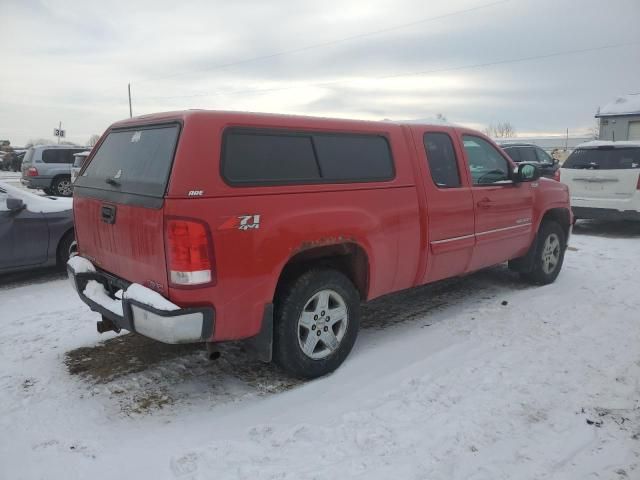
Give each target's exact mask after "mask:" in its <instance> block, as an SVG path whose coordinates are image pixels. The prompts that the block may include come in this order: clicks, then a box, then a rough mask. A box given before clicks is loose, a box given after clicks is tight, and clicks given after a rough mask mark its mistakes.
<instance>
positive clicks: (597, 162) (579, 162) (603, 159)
mask: <svg viewBox="0 0 640 480" xmlns="http://www.w3.org/2000/svg"><path fill="white" fill-rule="evenodd" d="M562 167H563V168H575V169H586V170H623V169H634V168H640V148H612V147H610V148H606V147H605V148H579V149H577V150H574V151H573V153H571V155H569V158H567V160H566V161H565V162H564V164H563V165H562Z"/></svg>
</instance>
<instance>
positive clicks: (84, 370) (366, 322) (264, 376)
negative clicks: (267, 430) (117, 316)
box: [65, 266, 529, 415]
mask: <svg viewBox="0 0 640 480" xmlns="http://www.w3.org/2000/svg"><path fill="white" fill-rule="evenodd" d="M524 288H529V286H528V285H526V284H524V283H522V282H520V280H519V278H518V276H517V275H516V274H514V273H512V272H510V271H509V270H508V269H507V268H506V266H499V267H494V268H491V269H487V270H484V271H482V272H478V273H476V274H473V275H470V276H468V277H463V278H456V279H450V280H447V281H444V282H440V283H437V284H433V285H427V286H423V287H418V288H414V289H410V290H406V291H403V292H399V293H395V294H391V295H387V296H385V297H382V298H379V299H376V300H374V301H372V302H370V303H368V304H366V305H363V311H362V313H363V316H362V323H361V328H362V329H363V330H385V329H388V328H390V327H396V326H399V325H405V326H407V325H409V326H410V325H413V324H415V323H416V322H418V321H420V322H421V323H423V324H424V325H421V326H429V325H432V324H433V322H434V321H436V320H434V319H431V318H430V317H429V314H430V313H434V312H446V310H448V309H451V308H453V307H454V306H460V305H464V303H468V302H479V301H486V300H491V299H495V300H496V302H499V301H501V300H502V298H500V296H499V295H500V293H501V292H505V293H507V292H508V291H513V290H518V289H524ZM438 318H443V316H442V315H438ZM438 321H441V320H438ZM361 341H365V340H361ZM220 351H221V357H220V358H219V359H218V360H216V361H209V360H208V359H207V356H206V353H205V351H204V348H203V347H202V345H165V344H162V343H158V342H155V341H153V340H149V339H147V338H145V337H142V336H140V335H136V334H123V335H119V336H117V337H114V338H111V339H109V340H106V341H104V342H100V343H98V344H97V345H94V346H89V347H81V348H77V349H75V350H71V351H69V352H67V353H66V354H65V364H66V366H67V369H68V371H69V373H70V374H71V375H73V376H77V377H78V378H79V380H80V381H81V385H84V387H86V389H87V394H88V395H90V396H96V395H98V396H103V397H107V398H109V399H111V400H115V402H116V404H117V408H118V409H119V410H120V412H121V413H122V414H124V415H140V414H147V413H153V412H157V411H158V410H170V409H171V408H177V407H179V406H186V405H189V404H193V403H200V402H203V403H205V404H208V405H210V406H215V405H219V404H224V403H228V402H236V401H240V400H243V399H246V398H249V397H259V396H264V395H269V394H273V393H277V392H282V391H285V390H288V389H290V388H293V387H295V386H297V385H299V384H301V383H303V380H300V379H297V378H293V377H291V376H289V375H287V374H286V373H284V372H283V371H282V370H280V369H279V368H278V367H277V366H275V365H274V364H264V363H261V362H259V361H257V360H255V359H253V358H252V357H251V356H250V355H249V354H248V353H247V352H246V351H245V350H244V348H243V346H242V344H241V343H226V344H222V345H220ZM83 395H84V394H83Z"/></svg>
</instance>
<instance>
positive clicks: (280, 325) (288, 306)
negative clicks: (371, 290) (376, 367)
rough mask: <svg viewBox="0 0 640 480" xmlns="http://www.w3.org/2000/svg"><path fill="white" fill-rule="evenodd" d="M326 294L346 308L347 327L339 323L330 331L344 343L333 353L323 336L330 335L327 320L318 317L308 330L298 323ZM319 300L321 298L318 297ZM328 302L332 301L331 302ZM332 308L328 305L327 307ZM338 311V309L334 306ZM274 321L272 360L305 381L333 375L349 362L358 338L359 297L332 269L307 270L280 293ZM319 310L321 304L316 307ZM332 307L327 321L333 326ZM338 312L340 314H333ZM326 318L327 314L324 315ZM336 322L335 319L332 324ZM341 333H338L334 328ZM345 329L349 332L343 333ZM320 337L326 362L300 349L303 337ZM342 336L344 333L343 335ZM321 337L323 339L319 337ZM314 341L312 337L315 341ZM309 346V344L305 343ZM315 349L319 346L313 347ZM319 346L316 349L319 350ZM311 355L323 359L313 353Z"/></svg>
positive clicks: (328, 310) (328, 311)
mask: <svg viewBox="0 0 640 480" xmlns="http://www.w3.org/2000/svg"><path fill="white" fill-rule="evenodd" d="M324 292H331V293H330V295H333V294H335V296H333V297H331V298H333V300H334V301H335V300H336V299H338V298H339V299H340V300H341V301H342V302H343V306H344V307H346V317H345V318H346V320H345V326H344V327H341V326H340V325H338V323H339V322H337V323H336V324H335V325H333V326H331V327H329V328H331V329H332V330H331V332H332V333H333V334H334V336H333V338H336V339H337V338H338V337H340V335H342V337H341V340H339V341H338V343H337V344H336V345H337V346H336V347H335V349H333V350H332V349H331V348H330V347H329V345H328V344H326V345H325V344H324V342H323V339H324V335H331V333H329V332H327V327H326V326H325V324H324V323H322V321H323V319H324V318H325V317H324V316H318V315H316V317H319V318H316V320H317V322H316V323H314V325H313V327H312V328H313V332H312V330H311V329H306V328H305V327H303V326H302V325H301V324H300V323H299V322H301V318H302V315H303V309H305V307H307V308H309V305H310V302H312V301H313V299H314V297H317V296H319V295H322V294H323V293H324ZM318 298H320V297H318ZM328 301H329V302H330V301H331V300H328ZM327 305H329V303H327ZM333 306H334V307H335V308H336V309H338V308H340V307H339V306H335V305H333ZM275 307H276V308H275V318H274V322H275V323H274V339H273V340H274V344H273V347H274V355H273V358H274V360H275V361H276V363H277V364H278V365H280V367H282V368H283V369H284V370H286V371H288V372H289V373H292V374H293V375H296V376H299V377H302V378H316V377H321V376H323V375H326V374H328V373H330V372H333V371H334V370H335V369H336V368H338V367H339V366H340V365H341V364H342V362H343V361H344V360H345V358H347V356H348V355H349V352H351V349H352V348H353V345H354V343H355V341H356V337H357V336H358V328H359V324H360V295H359V294H358V291H357V290H356V288H355V287H354V285H353V283H351V281H350V280H349V278H347V277H346V276H345V275H343V274H342V273H340V272H338V271H337V270H333V269H330V268H317V269H312V270H308V271H306V272H304V273H302V274H301V275H300V276H298V277H297V278H295V279H294V280H293V281H291V282H290V283H289V284H288V285H286V286H285V287H284V288H282V289H281V291H280V293H279V295H278V298H277V299H276V305H275ZM316 308H318V304H317V303H316ZM331 308H332V307H331V306H329V307H327V310H326V321H327V322H330V321H331V320H330V318H329V313H330V311H332V310H330V309H331ZM333 311H337V310H333ZM306 312H307V313H308V314H309V313H310V314H311V315H312V316H313V312H310V311H309V310H306ZM323 315H324V313H323ZM333 321H334V322H335V321H336V318H334V320H333ZM336 326H337V327H338V329H339V330H338V333H335V327H336ZM342 328H345V329H346V330H342ZM305 332H306V335H311V334H312V333H313V334H317V335H318V337H319V340H317V341H316V343H317V346H320V347H321V348H322V349H324V353H325V354H326V356H325V357H324V358H312V357H311V356H309V355H307V354H306V353H305V352H304V351H303V348H302V346H301V343H302V338H301V337H302V336H303V335H304V333H305ZM341 332H342V333H341ZM321 335H322V338H320V336H321ZM312 338H313V337H312ZM305 344H306V342H305ZM314 345H316V344H314ZM317 346H316V348H317ZM327 352H330V353H327ZM311 354H312V355H321V354H322V352H320V353H315V351H312V353H311Z"/></svg>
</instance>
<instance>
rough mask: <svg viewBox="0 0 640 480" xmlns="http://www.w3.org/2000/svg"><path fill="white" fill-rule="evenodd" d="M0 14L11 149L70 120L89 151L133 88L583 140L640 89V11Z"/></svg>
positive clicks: (301, 7) (182, 99) (414, 5)
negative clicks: (603, 115) (504, 125)
mask: <svg viewBox="0 0 640 480" xmlns="http://www.w3.org/2000/svg"><path fill="white" fill-rule="evenodd" d="M487 5H488V6H487ZM483 6H485V7H483ZM478 7H483V8H478ZM0 10H1V11H2V21H1V22H0V55H1V58H2V63H1V64H0V138H1V139H5V138H8V139H10V140H11V142H12V144H14V145H20V144H24V143H25V142H26V141H27V140H28V139H30V138H40V137H44V138H51V140H53V137H52V136H51V135H52V130H53V128H54V127H55V126H57V124H58V121H59V120H61V121H62V122H63V127H64V128H66V130H67V135H68V139H69V140H71V141H74V142H77V143H85V142H86V141H87V139H88V138H89V136H90V135H91V134H93V133H102V132H103V131H104V129H105V128H107V127H108V126H109V124H111V123H113V122H114V121H116V120H119V119H122V118H125V117H128V115H129V111H128V104H127V82H131V84H132V92H133V110H134V115H140V114H145V113H152V112H158V111H166V110H178V109H185V108H208V109H226V110H251V111H266V112H276V113H296V114H308V115H323V116H336V117H348V118H365V119H383V118H390V119H394V120H400V119H417V118H426V119H429V118H433V117H434V116H435V114H436V113H443V114H444V115H446V117H447V118H448V119H449V121H451V122H455V123H461V124H464V125H468V126H472V127H476V128H480V129H481V128H483V127H484V126H485V125H487V124H488V123H491V122H498V121H505V120H508V121H510V122H511V123H513V125H514V126H515V127H516V130H517V132H518V133H519V134H520V135H526V134H536V135H544V134H559V133H561V132H564V129H565V128H567V127H568V128H569V129H570V133H573V134H579V133H583V132H585V131H586V130H587V129H588V128H590V127H593V126H594V124H595V120H594V118H593V116H594V113H595V111H596V109H597V107H598V106H599V105H604V104H606V103H608V102H609V101H611V100H613V99H614V98H615V97H616V96H617V95H620V94H626V93H634V92H640V27H639V26H638V19H639V18H640V1H638V0H610V1H607V2H602V1H601V0H582V1H578V0H574V1H569V0H564V1H563V0H506V1H501V2H500V1H496V0H447V1H444V0H431V1H426V0H421V1H417V0H405V1H403V0H396V1H389V0H385V1H381V0H365V1H356V0H351V1H345V0H340V1H336V0H323V1H321V2H319V1H317V0H313V1H302V0H270V1H268V2H267V1H259V0H247V1H243V0H235V1H233V2H229V1H211V0H207V1H189V2H176V1H175V0H171V1H165V0H149V1H148V0H143V1H134V0H127V1H108V0H102V1H100V2H90V1H86V0H85V1H61V0H60V1H56V0H50V1H45V0H40V1H39V0H0ZM465 10H467V11H466V12H465ZM437 17H440V18H437ZM428 19H432V20H428ZM423 20H424V21H423ZM407 24H410V25H407ZM396 27H397V28H396ZM371 32H378V33H374V34H369V33H371ZM354 37H355V38H354ZM345 39H346V40H345ZM631 42H635V44H633V45H626V46H621V47H617V48H609V49H600V50H594V51H590V52H580V53H573V54H570V55H559V56H553V57H548V58H539V59H534V60H528V61H520V62H513V63H503V64H498V65H487V66H483V67H478V66H477V65H481V64H492V63H496V62H503V61H509V60H513V59H522V58H530V57H539V56H543V55H549V54H554V53H558V52H567V51H576V50H586V49H591V48H598V47H602V46H606V45H613V44H622V43H627V44H628V43H631ZM318 44H324V45H323V46H316V45H318ZM307 47H309V48H307ZM282 52H285V53H283V54H281V55H275V56H270V57H268V58H262V59H259V60H255V61H247V62H242V61H244V60H248V59H255V58H256V57H265V56H269V55H272V54H277V53H282ZM238 62H242V63H238ZM229 64H234V65H229ZM474 65H475V66H476V67H474V68H468V67H470V66H474ZM416 72H427V73H421V74H413V73H416ZM407 74H413V75H407Z"/></svg>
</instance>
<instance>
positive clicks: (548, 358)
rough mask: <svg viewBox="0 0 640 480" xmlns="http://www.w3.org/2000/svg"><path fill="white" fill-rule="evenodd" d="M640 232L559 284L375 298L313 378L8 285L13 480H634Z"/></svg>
mask: <svg viewBox="0 0 640 480" xmlns="http://www.w3.org/2000/svg"><path fill="white" fill-rule="evenodd" d="M639 241H640V226H639V225H629V224H627V225H623V226H619V225H618V226H617V225H615V224H598V223H594V224H586V223H585V224H581V225H578V227H577V228H576V235H574V237H573V238H572V241H571V249H570V251H568V252H567V257H566V261H565V268H564V270H563V272H562V273H561V275H560V277H559V279H558V281H557V282H556V283H555V284H554V285H550V286H546V287H541V288H534V287H530V286H527V285H525V284H522V283H521V282H520V281H519V280H518V278H517V276H515V275H513V274H512V273H510V272H509V271H508V270H506V269H505V268H503V267H497V268H493V269H490V270H487V271H484V272H480V273H478V274H475V275H472V276H470V277H467V278H463V279H456V280H452V281H449V282H446V283H443V284H438V285H435V286H427V287H422V288H418V289H414V290H411V291H407V292H403V293H400V294H397V295H393V296H389V297H386V298H383V299H380V300H377V301H375V302H373V303H372V304H370V305H368V306H366V308H365V309H364V316H365V317H364V319H363V330H362V331H361V335H360V337H359V339H358V342H357V343H356V347H355V349H354V351H353V352H352V354H351V356H350V357H349V358H348V359H347V361H346V362H345V364H344V365H343V366H342V367H341V368H340V369H339V370H338V371H337V372H335V373H334V374H332V375H330V376H328V377H326V378H322V379H318V380H315V381H311V382H306V383H305V382H300V381H298V380H296V379H292V378H289V377H287V376H285V375H284V374H282V373H281V372H279V371H278V370H277V369H276V368H275V367H273V366H270V365H262V364H260V363H257V362H255V361H252V360H250V359H249V358H247V357H246V356H245V355H243V353H242V352H241V351H240V349H239V347H238V346H237V345H229V346H227V347H226V348H225V349H224V351H223V356H222V358H221V359H220V360H218V361H217V362H209V361H207V360H206V359H205V357H204V353H203V352H202V351H201V350H200V349H199V347H193V346H176V347H171V346H166V345H161V344H157V343H153V342H150V341H148V340H145V339H144V338H142V337H138V336H134V335H119V336H116V335H114V334H109V335H103V336H98V334H97V333H96V332H95V321H96V316H95V314H93V313H91V312H89V311H88V309H87V307H86V306H85V305H84V304H82V303H81V302H80V301H79V300H78V298H77V296H76V294H75V292H73V290H72V288H71V287H70V286H69V285H68V283H67V281H66V279H65V277H64V275H63V274H58V273H53V272H45V273H37V274H21V275H16V276H11V277H9V278H5V279H1V280H0V325H1V326H2V329H1V330H0V432H1V435H0V478H2V479H5V478H6V479H12V480H13V479H36V478H46V479H57V478H60V479H65V480H66V479H76V478H77V479H92V480H94V479H102V478H104V479H114V478H141V479H147V478H149V479H165V478H169V479H171V478H178V479H205V478H216V479H218V478H220V479H236V478H246V479H252V480H255V479H275V478H277V479H296V480H298V479H312V478H313V479H325V478H326V479H340V478H366V479H378V478H379V479H389V478H394V479H447V480H451V479H472V480H484V479H486V480H498V479H518V480H521V479H558V480H560V479H562V480H566V479H581V480H582V479H590V478H594V479H595V478H598V479H626V478H628V479H638V478H640V400H639V399H640V317H639V314H638V311H640V296H639V295H638V291H639V287H640V273H638V272H639V267H640V259H639V257H638V252H639V250H638V242H639Z"/></svg>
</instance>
